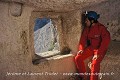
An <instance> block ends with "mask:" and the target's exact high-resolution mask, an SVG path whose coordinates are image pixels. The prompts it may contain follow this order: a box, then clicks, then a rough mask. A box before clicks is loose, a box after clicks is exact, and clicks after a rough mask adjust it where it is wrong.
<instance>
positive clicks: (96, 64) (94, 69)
mask: <svg viewBox="0 0 120 80" xmlns="http://www.w3.org/2000/svg"><path fill="white" fill-rule="evenodd" d="M91 68H92V69H91V71H92V72H99V70H100V63H99V62H97V61H96V60H93V61H92V67H91Z"/></svg>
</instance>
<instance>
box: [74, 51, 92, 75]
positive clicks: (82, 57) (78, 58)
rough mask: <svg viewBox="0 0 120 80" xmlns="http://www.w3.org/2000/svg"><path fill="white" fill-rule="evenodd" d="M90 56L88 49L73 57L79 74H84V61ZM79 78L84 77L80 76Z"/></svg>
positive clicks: (90, 52)
mask: <svg viewBox="0 0 120 80" xmlns="http://www.w3.org/2000/svg"><path fill="white" fill-rule="evenodd" d="M90 56H93V51H91V50H89V49H85V50H84V52H83V53H82V54H79V55H77V56H76V57H75V63H76V66H77V69H78V71H79V73H85V72H86V68H85V63H84V61H85V60H86V59H87V58H89V57H90ZM80 76H81V77H84V75H80Z"/></svg>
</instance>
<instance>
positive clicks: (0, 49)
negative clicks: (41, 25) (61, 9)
mask: <svg viewBox="0 0 120 80" xmlns="http://www.w3.org/2000/svg"><path fill="white" fill-rule="evenodd" d="M23 7H24V9H23V13H22V15H21V16H19V17H14V16H12V15H11V13H10V10H11V9H10V8H11V5H10V4H9V3H2V2H0V12H1V13H0V78H1V80H16V79H17V76H5V75H6V73H7V72H22V71H29V70H30V69H31V65H32V64H30V63H31V61H32V60H31V55H30V54H29V48H28V36H29V34H28V33H29V27H28V25H29V17H30V11H31V10H32V8H29V7H26V6H23ZM15 77H16V78H15ZM27 78H28V77H26V78H25V77H20V78H19V79H20V80H24V79H27Z"/></svg>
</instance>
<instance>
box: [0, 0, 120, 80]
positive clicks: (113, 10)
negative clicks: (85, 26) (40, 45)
mask: <svg viewBox="0 0 120 80" xmlns="http://www.w3.org/2000/svg"><path fill="white" fill-rule="evenodd" d="M8 1H10V0H8ZM14 1H15V0H14ZM16 1H18V0H16ZM19 1H20V0H19ZM32 1H33V0H32ZM82 1H83V0H82ZM99 1H100V0H99ZM54 3H55V2H54ZM58 3H59V1H58ZM63 3H64V1H63ZM68 3H69V2H68ZM119 3H120V1H119V0H109V1H106V2H102V3H100V4H93V5H90V6H86V7H85V6H84V8H83V9H82V11H81V10H74V11H70V12H66V11H67V10H68V11H69V8H71V7H73V6H76V5H69V6H71V7H69V6H68V5H66V4H67V2H66V4H65V5H64V6H63V5H61V4H59V5H57V4H56V3H55V5H56V7H55V8H54V9H53V6H51V5H47V7H45V8H47V9H45V8H43V7H44V6H46V5H44V6H42V7H37V8H34V7H33V6H28V5H23V12H22V14H21V16H19V17H14V16H11V14H10V13H9V7H10V6H9V3H4V2H0V79H1V80H47V79H49V80H69V78H70V76H62V75H61V76H50V75H49V76H46V75H44V76H6V73H7V72H21V73H23V72H33V73H34V72H35V73H36V72H59V73H64V72H76V70H75V65H74V61H73V58H74V56H72V55H69V56H68V57H65V56H64V58H63V57H62V56H57V57H56V56H54V58H53V60H49V61H48V60H47V59H46V61H44V62H41V63H40V64H38V65H33V64H32V59H33V58H34V55H35V54H34V53H35V52H34V43H33V41H34V36H33V33H34V32H33V30H34V19H36V18H37V17H44V16H47V17H50V18H53V22H54V25H55V26H56V27H57V30H58V34H59V43H60V49H62V48H64V47H66V46H67V47H68V48H70V49H71V50H73V51H76V50H77V44H78V43H79V38H80V33H81V26H82V24H81V13H82V12H83V11H85V10H95V11H97V12H99V13H100V14H101V18H100V21H101V22H102V23H103V24H104V25H106V27H108V26H109V25H108V26H107V24H108V23H109V24H110V23H114V25H112V24H110V27H111V26H112V27H113V28H111V29H110V30H111V31H110V33H112V31H113V33H115V34H116V35H117V36H118V34H119V28H118V27H119V25H120V24H119V23H120V19H119V18H120V17H119V13H120V12H119V9H120V8H119V7H120V6H119ZM28 4H29V3H28ZM55 5H54V6H55ZM37 6H38V5H37ZM40 6H41V5H40ZM49 6H51V7H52V8H50V9H49V8H48V7H49ZM57 6H58V7H57ZM60 6H63V7H65V6H68V7H66V8H65V9H66V10H65V9H63V7H60ZM78 7H79V6H78ZM42 8H43V9H45V10H46V11H45V10H44V11H45V12H35V11H37V10H38V11H40V10H41V9H42ZM35 9H36V10H35ZM61 9H62V10H61ZM54 10H56V11H57V10H59V12H57V13H56V12H54ZM64 10H65V12H63V11H64ZM70 10H73V8H71V9H70ZM33 11H34V12H33ZM49 11H52V12H49ZM60 11H62V13H61V12H60ZM106 23H107V24H106ZM114 27H115V28H114ZM108 29H109V28H108ZM116 32H118V33H116ZM117 36H116V38H115V39H116V40H117V38H119V36H118V37H117ZM112 38H113V37H112ZM118 41H119V39H118ZM111 44H112V45H110V48H109V50H108V53H107V55H106V57H105V58H104V60H103V62H102V64H101V72H103V71H105V72H114V73H115V75H113V76H104V78H102V80H117V79H119V76H120V75H119V72H120V69H119V67H120V65H119V63H120V55H119V53H120V51H119V46H120V43H119V42H117V41H116V42H115V43H113V42H111ZM55 57H56V58H55ZM54 59H55V60H54Z"/></svg>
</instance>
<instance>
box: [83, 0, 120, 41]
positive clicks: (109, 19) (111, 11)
mask: <svg viewBox="0 0 120 80" xmlns="http://www.w3.org/2000/svg"><path fill="white" fill-rule="evenodd" d="M119 4H120V1H119V0H109V1H105V2H102V3H98V4H95V5H90V6H86V7H84V8H83V11H85V10H93V11H97V12H98V13H99V14H100V19H99V21H100V22H101V23H103V24H104V25H105V26H106V27H107V28H108V30H109V31H110V34H111V38H112V40H116V41H120V15H119V14H120V11H119V10H120V6H119Z"/></svg>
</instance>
